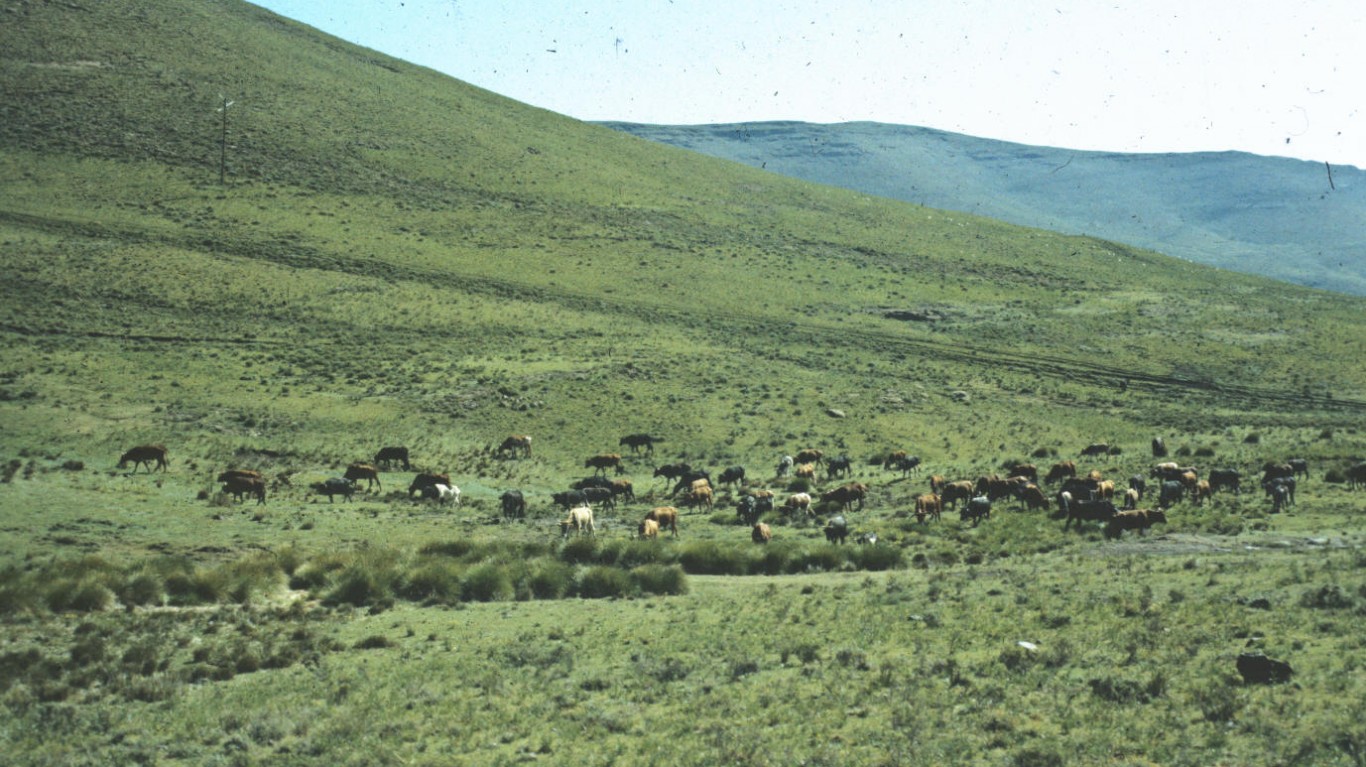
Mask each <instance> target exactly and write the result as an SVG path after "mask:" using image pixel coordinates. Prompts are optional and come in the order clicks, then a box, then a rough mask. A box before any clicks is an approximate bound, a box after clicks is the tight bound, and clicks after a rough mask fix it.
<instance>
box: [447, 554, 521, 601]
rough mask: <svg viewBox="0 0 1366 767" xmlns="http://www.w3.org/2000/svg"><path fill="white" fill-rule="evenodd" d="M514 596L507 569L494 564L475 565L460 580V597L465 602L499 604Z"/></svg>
mask: <svg viewBox="0 0 1366 767" xmlns="http://www.w3.org/2000/svg"><path fill="white" fill-rule="evenodd" d="M514 594H515V592H514V590H513V588H512V577H511V576H510V575H508V571H507V567H506V566H504V565H501V564H498V563H496V562H485V563H484V564H479V565H475V566H474V567H471V568H470V569H469V570H468V571H466V572H465V576H464V577H463V578H461V579H460V596H461V597H462V598H463V599H465V600H466V601H474V602H501V601H506V600H510V599H512V597H513V595H514Z"/></svg>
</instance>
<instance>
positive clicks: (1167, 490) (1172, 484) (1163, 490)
mask: <svg viewBox="0 0 1366 767" xmlns="http://www.w3.org/2000/svg"><path fill="white" fill-rule="evenodd" d="M1185 493H1186V486H1185V485H1184V484H1182V483H1181V481H1180V480H1175V479H1169V480H1166V481H1165V482H1163V483H1162V485H1161V486H1160V487H1159V488H1158V491H1157V506H1158V508H1162V509H1170V508H1171V507H1173V506H1175V505H1176V504H1178V503H1180V502H1181V496H1183V495H1185Z"/></svg>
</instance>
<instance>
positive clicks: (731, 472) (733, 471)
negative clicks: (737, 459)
mask: <svg viewBox="0 0 1366 767" xmlns="http://www.w3.org/2000/svg"><path fill="white" fill-rule="evenodd" d="M744 478H745V467H743V466H731V467H729V468H727V469H726V470H725V471H723V472H721V476H719V477H717V478H716V479H717V481H718V482H720V483H721V484H723V485H733V484H735V483H736V482H740V481H741V480H743V479H744Z"/></svg>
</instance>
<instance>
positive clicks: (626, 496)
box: [612, 479, 636, 501]
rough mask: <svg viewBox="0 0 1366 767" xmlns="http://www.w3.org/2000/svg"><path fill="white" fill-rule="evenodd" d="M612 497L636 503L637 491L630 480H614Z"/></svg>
mask: <svg viewBox="0 0 1366 767" xmlns="http://www.w3.org/2000/svg"><path fill="white" fill-rule="evenodd" d="M612 495H613V496H620V497H621V499H622V500H623V501H634V500H635V499H636V489H635V486H633V485H632V484H631V480H629V479H614V480H612Z"/></svg>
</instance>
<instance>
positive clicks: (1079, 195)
mask: <svg viewBox="0 0 1366 767" xmlns="http://www.w3.org/2000/svg"><path fill="white" fill-rule="evenodd" d="M606 124H607V125H609V126H610V127H613V128H615V129H617V130H622V131H626V132H628V133H630V134H632V135H635V136H640V137H642V138H648V139H651V140H653V141H660V142H663V143H666V144H671V145H673V146H679V147H685V148H687V149H692V150H694V151H698V152H702V153H704V154H708V155H711V156H714V157H722V158H725V159H729V160H735V161H738V162H742V163H745V164H747V165H752V166H754V167H762V168H766V169H768V170H769V171H772V172H774V173H782V174H784V175H787V176H792V177H794V178H800V179H804V180H807V181H815V182H817V183H822V184H831V185H833V186H840V187H844V188H847V189H854V190H858V191H861V192H865V193H867V194H875V195H879V196H882V197H890V198H892V199H896V200H905V201H907V202H913V203H917V204H921V205H929V206H932V207H936V208H947V209H949V210H960V211H966V212H969V213H974V214H976V215H981V216H990V217H992V218H999V219H1002V220H1004V221H1010V222H1012V223H1016V224H1023V225H1025V226H1035V227H1040V228H1043V229H1050V230H1053V231H1059V232H1069V233H1082V234H1089V235H1093V236H1097V237H1103V238H1105V239H1108V240H1115V241H1117V242H1124V243H1128V244H1130V245H1136V246H1138V247H1143V248H1151V249H1153V250H1157V251H1160V252H1162V253H1166V254H1168V255H1172V256H1177V257H1179V258H1184V259H1188V260H1191V261H1194V262H1196V263H1201V264H1208V265H1210V266H1218V267H1220V268H1223V269H1232V270H1234V271H1240V272H1246V273H1249V274H1259V275H1262V276H1265V277H1272V278H1274V279H1279V280H1285V281H1287V282H1293V283H1296V284H1299V285H1308V286H1311V287H1318V288H1323V289H1325V290H1336V291H1340V292H1343V293H1351V294H1354V295H1366V263H1363V262H1362V260H1361V259H1360V258H1359V257H1358V254H1359V253H1360V252H1361V248H1362V245H1363V239H1366V231H1363V230H1362V227H1361V215H1360V212H1361V210H1362V207H1363V204H1364V201H1366V171H1363V170H1362V169H1360V168H1354V167H1351V166H1334V167H1332V168H1325V166H1324V165H1323V164H1322V163H1313V162H1305V161H1301V160H1291V159H1287V158H1279V157H1259V156H1256V155H1250V154H1245V153H1240V152H1219V153H1214V152H1202V153H1188V154H1143V155H1137V154H1116V153H1109V152H1081V151H1076V150H1071V149H1062V148H1053V147H1039V146H1028V145H1024V144H1013V143H1010V142H1004V141H993V140H989V139H980V138H974V137H972V136H963V135H959V134H954V133H947V132H945V131H937V130H933V129H930V128H918V127H914V126H905V125H886V124H880V123H841V124H834V125H818V124H812V123H796V122H771V123H739V124H732V125H641V124H635V123H606Z"/></svg>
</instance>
